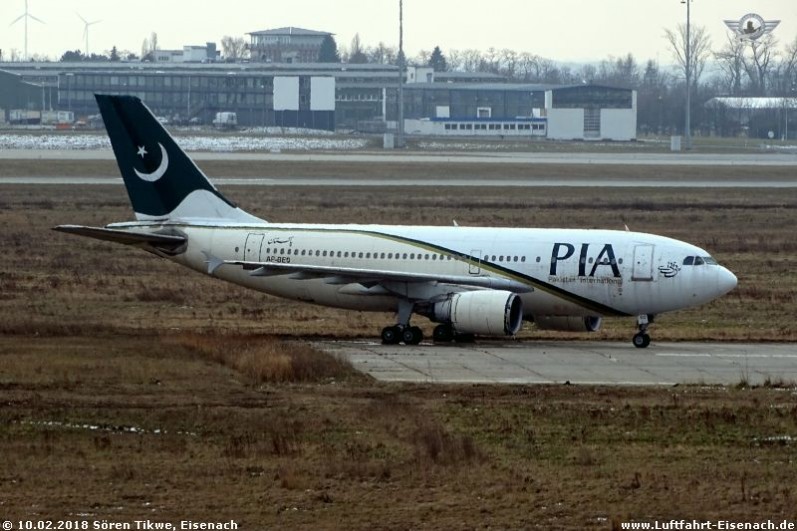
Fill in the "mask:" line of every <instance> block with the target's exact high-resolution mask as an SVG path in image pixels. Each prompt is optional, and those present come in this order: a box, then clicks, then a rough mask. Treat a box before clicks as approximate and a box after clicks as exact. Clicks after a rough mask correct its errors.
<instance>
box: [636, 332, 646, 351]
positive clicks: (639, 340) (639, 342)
mask: <svg viewBox="0 0 797 531" xmlns="http://www.w3.org/2000/svg"><path fill="white" fill-rule="evenodd" d="M632 342H633V343H634V346H635V347H636V348H647V347H648V345H650V336H649V335H648V334H643V333H642V332H639V333H638V334H634V338H633V339H632Z"/></svg>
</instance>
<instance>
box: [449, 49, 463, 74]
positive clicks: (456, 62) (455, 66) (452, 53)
mask: <svg viewBox="0 0 797 531" xmlns="http://www.w3.org/2000/svg"><path fill="white" fill-rule="evenodd" d="M446 60H447V61H448V69H449V70H451V71H453V72H456V71H459V70H461V69H462V52H461V51H459V50H448V56H447V57H446Z"/></svg>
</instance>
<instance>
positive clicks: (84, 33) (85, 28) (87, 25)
mask: <svg viewBox="0 0 797 531" xmlns="http://www.w3.org/2000/svg"><path fill="white" fill-rule="evenodd" d="M75 14H76V15H77V16H78V18H79V19H80V20H82V21H83V24H85V26H84V28H83V37H84V38H85V39H86V59H88V58H89V26H91V25H93V24H96V23H97V22H102V21H101V20H95V21H93V22H89V21H88V20H86V19H85V18H83V17H81V16H80V13H75Z"/></svg>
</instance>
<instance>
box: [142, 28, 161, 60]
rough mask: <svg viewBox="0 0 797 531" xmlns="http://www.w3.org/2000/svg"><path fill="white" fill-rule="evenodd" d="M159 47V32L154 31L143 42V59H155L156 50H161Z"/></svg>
mask: <svg viewBox="0 0 797 531" xmlns="http://www.w3.org/2000/svg"><path fill="white" fill-rule="evenodd" d="M159 49H160V48H158V34H157V33H155V32H154V31H153V32H152V34H151V35H150V36H149V39H144V42H143V43H141V60H142V61H144V60H147V59H149V60H150V61H151V60H154V57H153V55H154V52H155V50H159Z"/></svg>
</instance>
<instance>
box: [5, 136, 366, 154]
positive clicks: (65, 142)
mask: <svg viewBox="0 0 797 531" xmlns="http://www.w3.org/2000/svg"><path fill="white" fill-rule="evenodd" d="M177 143H178V144H179V145H180V147H182V148H183V149H184V150H186V151H214V152H236V151H272V152H280V151H284V150H293V151H308V150H354V149H363V148H365V147H367V145H368V141H367V140H366V139H364V138H309V137H308V138H299V137H256V136H255V137H249V136H242V135H236V136H220V137H214V136H193V135H189V136H181V137H178V138H177ZM110 147H111V142H110V141H109V140H108V137H106V136H104V135H89V134H77V135H47V134H45V135H26V134H18V133H11V134H0V149H47V150H88V149H91V150H98V149H110Z"/></svg>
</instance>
